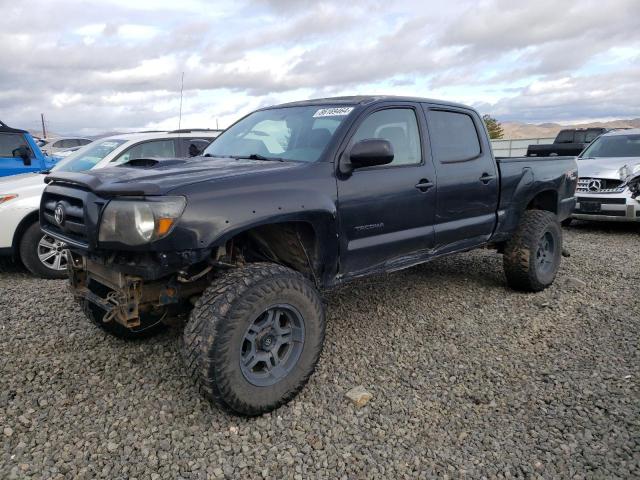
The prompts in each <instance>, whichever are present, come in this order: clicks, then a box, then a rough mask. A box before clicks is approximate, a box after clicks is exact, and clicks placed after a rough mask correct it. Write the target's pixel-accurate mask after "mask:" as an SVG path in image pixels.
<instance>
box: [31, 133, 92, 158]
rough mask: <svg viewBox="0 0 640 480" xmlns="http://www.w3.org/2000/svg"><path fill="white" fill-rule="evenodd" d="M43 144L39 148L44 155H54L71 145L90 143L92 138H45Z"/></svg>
mask: <svg viewBox="0 0 640 480" xmlns="http://www.w3.org/2000/svg"><path fill="white" fill-rule="evenodd" d="M44 141H45V144H44V145H42V146H41V147H40V148H41V149H42V151H43V152H44V154H45V155H56V154H57V153H58V152H60V151H62V150H66V149H67V148H73V147H84V146H85V145H88V144H90V143H91V142H92V141H93V140H91V139H90V138H78V137H63V138H46V139H45V140H44Z"/></svg>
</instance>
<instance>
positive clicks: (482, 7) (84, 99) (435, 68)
mask: <svg viewBox="0 0 640 480" xmlns="http://www.w3.org/2000/svg"><path fill="white" fill-rule="evenodd" d="M81 5H82V6H81V7H79V6H78V3H77V2H72V1H71V0H61V1H59V2H55V3H54V2H48V1H46V0H23V1H21V2H10V1H8V0H0V8H1V9H2V12H3V15H2V19H0V44H1V45H2V48H1V49H0V64H1V65H2V66H3V68H2V69H0V110H1V111H2V117H3V118H1V119H2V120H3V121H6V122H8V123H10V124H13V125H16V126H22V127H26V128H32V127H34V126H36V125H37V123H38V119H39V114H40V113H41V112H43V113H45V115H46V117H47V119H48V120H49V121H50V123H51V128H52V130H55V131H59V132H60V133H64V132H81V131H82V132H89V131H91V132H94V131H100V130H114V129H119V128H127V129H135V128H140V129H144V128H150V127H151V126H158V125H162V126H164V125H166V126H167V128H169V127H168V126H169V125H174V124H177V109H178V104H179V91H180V78H181V75H182V72H184V73H185V82H184V92H185V99H187V101H185V102H184V108H183V110H184V116H185V118H188V119H191V120H192V121H193V122H197V123H199V125H197V126H202V127H206V126H212V125H211V124H210V123H208V124H206V125H205V124H203V122H205V123H206V122H214V121H215V119H218V120H220V121H223V122H226V123H228V122H231V121H232V120H233V119H234V118H236V117H238V116H240V115H242V114H245V113H247V111H249V110H250V109H253V108H256V107H258V106H263V105H265V104H269V103H278V102H281V101H290V100H294V99H296V98H298V99H302V98H307V97H308V96H317V95H334V94H343V93H372V92H373V93H388V94H398V93H403V94H404V93H409V94H412V95H416V96H429V97H436V98H445V99H450V100H455V101H463V102H467V103H472V104H474V105H476V106H479V107H481V109H482V110H483V111H486V112H488V113H491V114H493V115H494V116H496V117H498V118H499V119H505V120H507V119H509V120H527V121H535V120H540V121H555V120H557V121H560V120H570V119H573V118H580V119H588V118H601V117H612V116H635V117H638V116H640V98H639V97H638V94H637V93H636V90H637V88H636V87H635V86H634V82H636V83H635V85H637V82H638V80H640V78H639V77H638V71H637V69H638V64H639V63H640V16H638V15H637V0H611V1H608V2H607V5H606V8H603V5H602V4H601V3H600V2H595V1H594V0H584V1H579V0H566V1H564V2H562V4H561V6H559V5H558V3H557V1H552V0H538V1H523V2H512V1H508V0H483V1H480V2H476V1H473V0H463V1H460V2H449V3H445V4H443V3H442V2H439V1H438V2H436V1H432V2H430V1H424V0H400V1H398V2H384V1H381V0H353V1H351V2H348V3H347V2H337V1H310V0H256V1H249V0H245V1H239V2H238V1H232V0H227V1H219V2H216V3H215V8H214V7H213V6H212V5H211V4H210V3H209V2H206V1H198V0H182V1H181V2H179V3H176V2H175V1H173V0H140V1H136V2H131V1H130V0H111V1H99V0H87V1H86V2H83V3H82V4H81ZM26 19H28V21H26ZM25 25H28V28H25ZM162 128H164V127H162Z"/></svg>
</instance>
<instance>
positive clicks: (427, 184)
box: [415, 178, 433, 192]
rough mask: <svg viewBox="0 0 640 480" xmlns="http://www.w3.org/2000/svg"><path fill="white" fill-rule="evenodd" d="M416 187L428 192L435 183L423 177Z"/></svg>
mask: <svg viewBox="0 0 640 480" xmlns="http://www.w3.org/2000/svg"><path fill="white" fill-rule="evenodd" d="M415 186H416V188H417V189H418V190H420V191H421V192H426V191H427V190H429V189H430V188H431V187H433V183H432V182H430V181H429V180H427V179H426V178H421V179H420V181H419V182H418V183H416V185H415Z"/></svg>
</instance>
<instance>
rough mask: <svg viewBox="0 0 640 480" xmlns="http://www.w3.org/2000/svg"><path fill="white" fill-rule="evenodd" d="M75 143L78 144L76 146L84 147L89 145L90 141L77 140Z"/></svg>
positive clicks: (84, 139)
mask: <svg viewBox="0 0 640 480" xmlns="http://www.w3.org/2000/svg"><path fill="white" fill-rule="evenodd" d="M76 142H78V146H80V147H84V146H85V145H89V144H90V143H91V140H89V139H86V138H79V139H78V140H76Z"/></svg>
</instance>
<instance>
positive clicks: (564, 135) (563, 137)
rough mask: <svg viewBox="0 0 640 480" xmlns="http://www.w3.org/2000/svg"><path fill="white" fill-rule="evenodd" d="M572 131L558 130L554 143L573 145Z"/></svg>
mask: <svg viewBox="0 0 640 480" xmlns="http://www.w3.org/2000/svg"><path fill="white" fill-rule="evenodd" d="M574 133H575V132H574V130H560V133H559V134H558V136H557V137H556V140H555V142H554V143H573V138H574Z"/></svg>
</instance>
